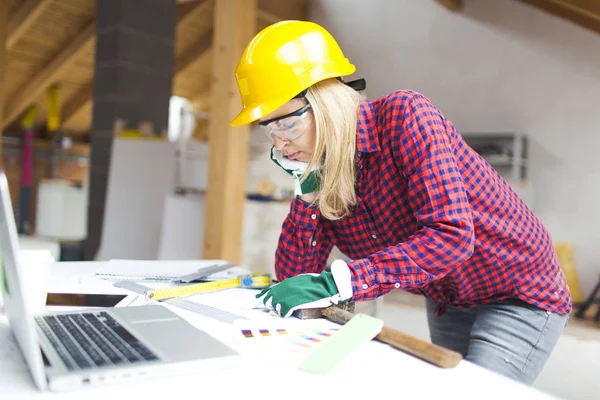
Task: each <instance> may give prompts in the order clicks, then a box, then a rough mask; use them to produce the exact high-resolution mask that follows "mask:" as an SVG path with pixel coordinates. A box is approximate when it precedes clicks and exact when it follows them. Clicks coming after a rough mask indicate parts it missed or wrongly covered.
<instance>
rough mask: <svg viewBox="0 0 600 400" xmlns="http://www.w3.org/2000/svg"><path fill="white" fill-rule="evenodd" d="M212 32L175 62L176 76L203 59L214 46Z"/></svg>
mask: <svg viewBox="0 0 600 400" xmlns="http://www.w3.org/2000/svg"><path fill="white" fill-rule="evenodd" d="M212 40H213V38H212V32H209V33H207V34H206V35H204V36H202V37H201V38H200V39H198V40H197V41H196V42H195V43H194V44H192V45H191V46H190V48H189V49H188V50H186V51H185V53H183V54H182V55H181V56H179V57H178V58H177V60H176V62H175V75H178V74H180V73H181V72H183V71H184V70H186V69H187V68H188V67H189V66H190V65H191V64H192V63H193V62H194V61H196V60H197V59H199V58H200V57H202V55H203V54H205V53H206V52H207V51H208V50H209V49H210V46H211V45H212Z"/></svg>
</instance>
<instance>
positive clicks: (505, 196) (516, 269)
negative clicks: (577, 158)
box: [275, 90, 572, 314]
mask: <svg viewBox="0 0 600 400" xmlns="http://www.w3.org/2000/svg"><path fill="white" fill-rule="evenodd" d="M356 137H357V140H356V164H357V180H356V194H357V204H356V206H355V207H354V208H353V210H352V213H351V215H349V216H347V217H345V218H343V219H342V220H339V221H330V220H327V219H325V218H323V217H322V216H321V215H320V213H319V211H318V208H317V207H315V206H314V205H311V204H309V203H306V202H304V201H302V200H300V199H294V200H293V201H292V204H291V209H290V213H289V215H288V217H287V218H286V219H285V221H284V223H283V230H282V234H281V236H280V239H279V245H278V248H277V252H276V263H275V270H276V273H277V277H278V279H279V280H283V279H285V278H287V277H290V276H294V275H298V274H301V273H307V272H319V271H321V270H322V269H324V268H325V267H326V263H327V259H328V257H329V254H330V253H331V249H332V247H333V246H334V245H336V246H337V247H338V248H339V249H340V250H341V251H342V252H343V253H344V254H346V255H347V256H348V257H349V258H351V259H352V260H354V261H352V262H349V263H348V265H349V267H350V271H351V273H352V289H353V300H355V301H362V300H370V299H374V298H377V297H379V296H382V295H384V294H386V293H388V292H389V291H391V290H393V289H403V290H406V291H408V292H411V293H417V294H422V295H424V296H426V297H428V298H431V299H432V300H434V301H436V302H438V303H441V304H442V307H440V309H439V310H438V314H439V313H441V312H443V309H444V305H445V304H452V305H454V306H457V307H471V306H474V305H478V304H485V303H490V302H495V301H501V300H504V299H507V298H511V297H517V298H519V299H521V300H523V301H525V302H527V303H530V304H533V305H535V306H538V307H540V308H542V309H545V310H547V311H552V312H555V313H558V314H566V313H569V312H570V311H571V307H572V304H571V295H570V292H569V288H568V286H567V283H566V280H565V277H564V275H563V273H562V270H561V268H560V265H559V263H558V259H557V256H556V253H555V250H554V246H553V244H552V241H551V238H550V235H549V234H548V232H547V231H546V229H545V228H544V227H543V226H542V224H541V223H540V221H539V220H538V219H537V218H536V216H535V215H534V214H533V213H532V212H531V210H530V209H529V208H528V207H527V206H526V205H525V204H524V203H523V202H522V201H521V199H520V198H519V197H518V196H517V195H516V194H515V192H514V191H513V190H512V189H511V188H510V187H509V185H508V184H507V183H506V182H505V181H504V179H503V178H501V177H500V175H498V173H497V172H496V171H495V170H494V169H493V168H492V167H491V166H490V165H489V164H488V163H487V162H486V161H485V160H484V159H483V158H482V157H481V156H479V155H478V154H477V153H476V152H475V151H474V150H472V149H471V148H470V147H469V146H468V145H467V144H466V143H465V142H464V140H463V139H462V137H461V136H460V135H459V133H458V132H457V131H456V129H455V128H454V126H453V125H452V123H451V122H450V121H448V120H447V119H446V118H444V116H443V115H442V113H441V112H440V111H439V110H438V109H437V108H435V106H433V105H432V104H431V102H430V101H429V100H428V99H427V98H425V97H424V96H423V95H421V94H419V93H416V92H413V91H406V90H404V91H397V92H394V93H391V94H389V95H388V96H384V97H382V98H379V99H377V100H375V101H372V102H367V101H363V102H362V103H361V105H360V109H359V112H358V127H357V135H356Z"/></svg>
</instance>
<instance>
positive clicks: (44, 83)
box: [2, 21, 96, 126]
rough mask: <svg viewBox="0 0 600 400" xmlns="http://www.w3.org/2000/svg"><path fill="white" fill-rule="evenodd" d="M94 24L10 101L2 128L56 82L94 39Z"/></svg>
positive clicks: (80, 33) (83, 30) (86, 27)
mask: <svg viewBox="0 0 600 400" xmlns="http://www.w3.org/2000/svg"><path fill="white" fill-rule="evenodd" d="M95 34H96V22H95V21H90V22H89V23H88V24H87V25H86V26H85V27H84V28H83V29H82V30H81V31H80V32H79V33H77V34H76V35H75V37H74V39H73V40H72V41H71V42H70V43H69V44H68V45H67V46H66V47H65V48H64V49H62V50H61V51H60V52H59V53H58V54H57V55H56V56H55V57H54V58H53V59H52V60H51V61H50V63H49V64H48V65H47V66H46V67H45V68H44V69H43V70H42V71H41V72H40V73H38V74H37V75H36V76H34V77H33V78H32V79H31V80H29V82H28V83H27V84H25V86H24V87H23V88H21V89H20V90H19V91H18V92H17V95H16V96H15V98H13V99H11V100H10V103H9V104H10V107H6V111H5V119H4V121H3V125H2V126H6V125H7V124H8V123H10V122H12V121H13V120H14V119H15V118H17V117H18V116H19V114H20V113H21V112H23V110H24V109H25V108H26V107H27V106H29V105H30V104H31V103H32V101H33V100H34V99H35V98H36V97H37V96H39V94H40V93H42V92H44V91H45V90H46V88H47V87H48V86H49V85H51V84H52V83H54V81H56V78H57V77H58V76H59V75H60V74H61V72H62V71H63V70H64V69H65V68H66V67H67V66H68V65H69V63H70V62H71V61H72V60H74V59H75V58H76V57H77V56H78V55H79V53H80V51H82V50H83V49H85V47H86V46H87V45H88V44H90V43H91V42H92V41H93V40H94V39H95Z"/></svg>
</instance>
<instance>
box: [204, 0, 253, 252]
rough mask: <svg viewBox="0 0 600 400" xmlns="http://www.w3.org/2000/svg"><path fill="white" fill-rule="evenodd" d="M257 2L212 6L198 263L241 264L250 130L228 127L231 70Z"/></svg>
mask: <svg viewBox="0 0 600 400" xmlns="http://www.w3.org/2000/svg"><path fill="white" fill-rule="evenodd" d="M256 10H257V0H219V1H217V2H215V10H214V22H213V29H214V31H213V32H214V39H213V49H214V54H213V64H212V80H211V91H210V99H211V118H210V119H209V124H208V125H209V128H208V132H209V141H208V142H209V147H210V151H209V154H208V185H207V190H206V213H205V218H204V251H203V253H202V256H203V258H207V259H224V260H228V261H229V262H231V263H240V262H241V258H242V229H243V219H244V204H245V198H246V170H247V164H248V152H249V139H250V127H249V126H248V125H246V126H243V127H237V128H232V127H231V126H229V122H230V121H231V120H232V119H233V118H234V117H235V116H236V114H237V113H238V112H239V111H240V99H239V94H238V88H237V84H236V81H235V67H236V65H237V63H238V61H239V58H240V56H241V55H242V53H243V51H244V48H245V47H246V46H247V45H248V43H249V42H250V40H252V37H253V36H254V35H255V33H256Z"/></svg>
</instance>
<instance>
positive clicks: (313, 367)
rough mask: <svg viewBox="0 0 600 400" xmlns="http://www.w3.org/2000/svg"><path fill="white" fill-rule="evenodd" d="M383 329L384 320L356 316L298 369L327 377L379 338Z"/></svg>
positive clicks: (360, 315)
mask: <svg viewBox="0 0 600 400" xmlns="http://www.w3.org/2000/svg"><path fill="white" fill-rule="evenodd" d="M382 327H383V321H382V320H380V319H377V318H373V317H371V316H369V315H366V314H356V315H355V316H354V317H353V318H352V319H351V320H350V321H348V322H347V323H346V324H345V325H344V326H342V328H341V329H340V330H339V331H337V332H336V333H335V334H334V335H333V336H332V337H331V338H330V339H329V340H327V341H326V342H324V343H323V344H321V345H319V346H318V347H316V348H315V350H314V351H313V352H312V353H310V354H309V355H308V357H306V358H305V359H304V360H303V361H302V362H301V363H300V365H299V366H298V368H300V369H301V370H304V371H308V372H312V373H315V374H321V375H325V374H327V373H328V372H329V371H330V370H331V369H332V368H333V367H335V366H336V365H337V364H338V363H339V362H341V361H342V360H343V359H344V358H346V357H347V356H348V355H349V354H350V353H351V352H352V351H353V350H355V349H356V348H358V347H359V346H360V345H361V344H363V343H365V342H368V341H369V340H371V339H373V338H374V337H375V336H377V334H378V333H379V332H381V328H382Z"/></svg>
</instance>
